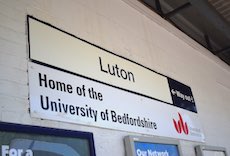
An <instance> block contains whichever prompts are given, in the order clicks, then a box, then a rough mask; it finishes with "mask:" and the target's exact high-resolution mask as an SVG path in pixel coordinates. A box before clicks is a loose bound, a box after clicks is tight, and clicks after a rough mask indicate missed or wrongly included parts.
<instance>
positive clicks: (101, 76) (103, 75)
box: [29, 19, 172, 104]
mask: <svg viewBox="0 0 230 156" xmlns="http://www.w3.org/2000/svg"><path fill="white" fill-rule="evenodd" d="M29 37H30V38H29V40H30V58H31V59H33V60H36V61H39V62H42V63H45V64H48V65H51V66H55V67H57V68H60V69H63V70H67V71H71V72H73V73H77V74H79V75H81V76H84V77H87V78H91V79H94V80H96V81H100V82H102V83H105V84H109V85H112V86H115V87H118V88H121V89H125V90H128V91H131V92H135V93H138V94H143V95H145V96H148V97H151V98H155V99H158V100H161V101H164V102H167V103H171V104H172V97H171V93H170V90H169V85H168V80H167V78H166V77H165V76H162V75H160V74H157V73H155V72H153V71H151V70H149V69H146V68H144V67H142V66H140V65H138V64H136V63H133V62H131V61H127V60H124V59H123V58H121V57H117V56H115V55H113V54H111V53H108V52H106V51H105V50H103V49H101V48H99V47H96V46H93V45H91V44H89V43H87V42H84V41H82V40H80V39H77V38H75V37H73V36H70V34H67V33H63V32H62V31H60V30H57V29H54V28H52V27H50V26H49V25H46V24H43V23H41V22H38V21H37V20H34V19H29Z"/></svg>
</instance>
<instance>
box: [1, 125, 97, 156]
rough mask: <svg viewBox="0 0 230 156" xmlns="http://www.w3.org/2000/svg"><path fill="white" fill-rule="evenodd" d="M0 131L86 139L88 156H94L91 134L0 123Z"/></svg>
mask: <svg viewBox="0 0 230 156" xmlns="http://www.w3.org/2000/svg"><path fill="white" fill-rule="evenodd" d="M0 131H6V132H14V133H24V134H31V135H37V134H39V135H47V136H53V137H55V136H57V137H71V138H80V139H86V140H87V141H88V145H89V153H90V156H96V153H95V145H94V137H93V133H90V132H82V131H73V130H64V129H56V128H47V127H40V126H30V125H21V124H14V123H6V122H0Z"/></svg>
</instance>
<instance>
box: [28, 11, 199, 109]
mask: <svg viewBox="0 0 230 156" xmlns="http://www.w3.org/2000/svg"><path fill="white" fill-rule="evenodd" d="M30 20H31V21H33V20H34V21H36V22H39V23H41V24H44V25H45V26H46V27H50V28H52V29H53V30H55V31H59V32H60V33H63V34H64V35H65V36H66V35H67V36H69V37H71V38H73V39H77V40H78V41H79V42H81V43H82V44H88V45H89V46H90V47H92V48H94V49H97V50H99V51H102V53H104V54H105V55H106V56H107V55H111V57H112V56H115V57H114V58H116V59H118V60H122V61H123V63H124V64H126V63H128V64H132V65H133V66H135V67H138V68H143V70H145V71H148V72H149V73H152V74H154V75H156V76H157V77H158V78H154V79H162V78H164V79H165V83H162V85H163V84H164V85H163V86H161V87H160V88H161V89H162V87H163V88H165V87H166V86H167V87H166V88H165V89H166V90H167V91H164V93H165V92H167V94H168V95H167V98H166V99H168V100H166V99H165V94H166V93H165V94H164V93H163V92H162V93H161V94H162V95H159V96H152V95H149V94H148V93H144V92H140V91H139V89H138V91H137V90H133V89H130V88H127V87H123V85H117V84H114V83H110V82H105V81H102V80H101V79H98V78H95V77H92V75H91V76H89V75H86V74H85V73H81V72H79V71H75V70H71V69H72V68H71V69H68V68H64V67H62V66H59V65H57V64H55V63H54V64H53V62H52V61H51V62H49V61H48V62H47V61H46V60H43V59H44V58H40V56H36V55H33V53H39V52H40V51H39V52H33V53H32V51H33V49H36V48H33V45H36V44H33V43H32V40H33V39H32V35H31V34H32V29H31V27H32V24H31V23H30ZM27 31H28V47H29V48H28V49H29V61H31V62H34V63H37V64H41V65H44V66H47V67H50V68H53V69H57V70H60V71H63V72H66V73H70V74H73V75H77V76H80V77H83V78H85V79H89V80H92V81H95V82H98V83H101V84H105V85H107V86H111V87H114V88H117V89H120V90H123V91H126V92H130V93H133V94H136V95H139V96H143V97H146V98H149V99H152V100H156V101H160V102H163V103H165V104H168V105H173V106H175V107H178V108H182V109H185V110H187V111H190V112H193V113H195V114H197V113H198V112H197V108H196V103H195V100H193V101H192V105H194V106H195V109H187V108H186V107H184V106H180V104H179V105H176V104H175V103H174V101H172V98H173V97H172V93H171V90H170V87H169V80H170V79H172V78H170V77H168V76H166V75H164V74H161V73H159V72H157V71H154V70H152V69H150V68H148V67H146V66H144V65H142V64H140V63H137V62H135V61H133V60H130V59H128V58H126V57H124V56H121V55H118V54H116V53H114V52H111V51H109V50H107V49H105V48H103V47H100V46H98V45H96V44H94V43H91V42H89V41H87V40H85V39H82V38H80V37H78V36H75V35H74V34H71V33H69V32H67V31H65V30H63V29H60V28H58V27H56V26H54V25H52V24H50V23H47V22H45V21H42V20H40V19H37V18H35V17H33V16H31V15H27ZM40 34H42V33H40ZM48 45H50V44H48ZM38 49H39V48H38ZM55 52H56V51H55ZM42 56H43V55H42ZM45 58H50V57H45ZM60 58H62V57H60ZM51 60H54V59H51ZM74 67H76V65H75V66H74ZM101 68H102V67H101ZM138 71H139V70H138ZM106 72H107V71H106ZM139 72H140V71H139ZM139 72H138V73H139ZM90 73H92V72H90ZM102 77H105V75H104V76H103V75H102ZM160 77H161V78H160ZM172 80H173V79H172ZM109 81H111V82H114V80H113V79H109ZM162 81H163V80H162ZM119 82H120V81H119ZM151 82H152V81H151ZM158 83H159V82H158ZM158 83H156V84H158ZM139 85H140V84H139ZM165 85H166V86H165ZM181 85H183V87H185V88H188V89H189V90H190V91H191V93H190V94H191V97H189V98H192V99H194V97H193V95H192V89H191V88H190V87H189V86H187V85H185V84H183V83H181ZM143 88H146V87H143ZM148 91H149V92H151V93H152V92H153V91H150V90H148ZM154 92H155V91H154ZM158 92H159V91H157V93H158ZM178 93H179V95H180V96H181V95H183V94H181V91H180V90H178ZM163 94H164V98H162V97H161V96H163ZM183 96H185V95H183ZM186 102H187V103H188V102H191V101H190V100H187V101H186Z"/></svg>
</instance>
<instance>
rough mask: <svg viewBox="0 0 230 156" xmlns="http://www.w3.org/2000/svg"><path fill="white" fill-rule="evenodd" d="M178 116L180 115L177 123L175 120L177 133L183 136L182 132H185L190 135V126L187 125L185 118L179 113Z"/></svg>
mask: <svg viewBox="0 0 230 156" xmlns="http://www.w3.org/2000/svg"><path fill="white" fill-rule="evenodd" d="M178 115H179V120H178V121H176V120H175V119H173V123H174V127H175V129H176V131H177V132H178V133H180V134H181V133H182V131H183V132H184V133H185V134H186V135H188V133H189V131H188V125H187V123H186V122H184V121H183V118H182V116H181V114H180V113H178Z"/></svg>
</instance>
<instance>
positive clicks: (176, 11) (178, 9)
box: [164, 2, 191, 19]
mask: <svg viewBox="0 0 230 156" xmlns="http://www.w3.org/2000/svg"><path fill="white" fill-rule="evenodd" d="M190 6H191V3H190V2H187V3H185V4H183V5H181V6H179V7H178V8H176V9H174V10H173V11H170V12H168V13H167V14H165V15H164V18H166V19H168V18H170V17H172V16H174V15H175V14H177V13H179V12H180V11H182V10H184V9H187V8H188V7H190Z"/></svg>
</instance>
